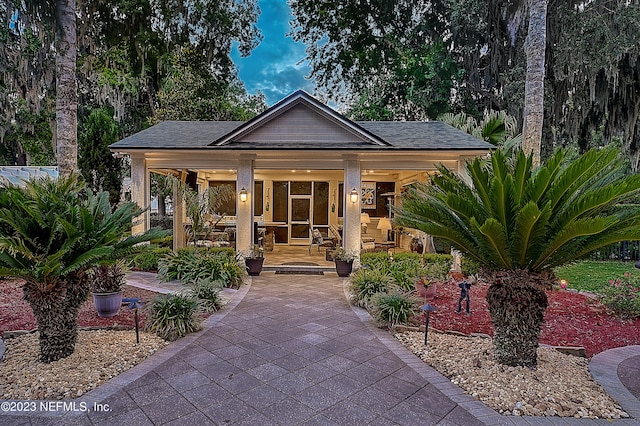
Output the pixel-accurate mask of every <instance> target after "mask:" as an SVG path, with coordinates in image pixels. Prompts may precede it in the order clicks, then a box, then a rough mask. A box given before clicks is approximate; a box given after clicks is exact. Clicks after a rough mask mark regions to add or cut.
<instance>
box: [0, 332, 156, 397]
mask: <svg viewBox="0 0 640 426" xmlns="http://www.w3.org/2000/svg"><path fill="white" fill-rule="evenodd" d="M4 342H5V345H6V346H7V351H6V353H5V356H4V360H2V361H0V399H31V400H33V399H49V400H51V399H69V398H76V397H79V396H81V395H83V394H85V393H86V392H88V391H90V390H91V389H93V388H95V387H97V386H99V385H100V384H102V383H104V382H106V381H108V380H109V379H111V378H113V377H115V376H117V375H118V374H120V373H122V372H123V371H125V370H128V369H129V368H131V367H133V366H134V365H136V364H139V363H140V362H142V361H143V360H144V359H146V358H147V357H149V356H150V355H153V354H154V353H155V352H156V351H158V350H159V349H161V348H163V347H164V346H166V345H167V344H168V342H165V341H164V340H162V339H161V338H159V337H157V336H155V335H153V334H148V333H142V332H141V333H140V344H139V345H137V344H136V334H135V331H131V330H126V331H114V330H91V331H85V330H81V331H79V333H78V342H77V343H76V350H75V352H74V353H73V354H71V355H70V356H68V357H66V358H63V359H61V360H59V361H54V362H51V363H49V364H44V363H41V362H39V361H38V355H39V350H40V348H39V344H38V333H37V332H36V333H32V334H25V335H22V336H19V337H16V338H12V339H7V340H5V341H4ZM115 342H117V343H115Z"/></svg>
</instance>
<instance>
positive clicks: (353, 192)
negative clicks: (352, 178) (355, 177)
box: [349, 186, 360, 204]
mask: <svg viewBox="0 0 640 426" xmlns="http://www.w3.org/2000/svg"><path fill="white" fill-rule="evenodd" d="M358 198H360V197H359V196H358V190H357V189H356V187H355V186H354V187H353V189H352V190H351V192H350V193H349V199H350V200H351V202H352V203H353V204H355V203H357V202H358Z"/></svg>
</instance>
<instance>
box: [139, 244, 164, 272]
mask: <svg viewBox="0 0 640 426" xmlns="http://www.w3.org/2000/svg"><path fill="white" fill-rule="evenodd" d="M168 253H171V249H170V248H168V247H162V248H155V247H148V248H144V249H143V250H141V251H140V252H139V253H138V254H136V255H135V256H133V259H132V260H131V269H134V270H136V271H147V272H156V271H158V262H159V261H160V259H162V258H163V257H164V256H166V255H167V254H168Z"/></svg>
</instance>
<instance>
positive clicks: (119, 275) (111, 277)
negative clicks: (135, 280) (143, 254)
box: [89, 262, 127, 318]
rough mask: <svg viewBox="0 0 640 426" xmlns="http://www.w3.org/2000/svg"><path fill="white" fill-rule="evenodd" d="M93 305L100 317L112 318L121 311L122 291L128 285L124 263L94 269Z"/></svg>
mask: <svg viewBox="0 0 640 426" xmlns="http://www.w3.org/2000/svg"><path fill="white" fill-rule="evenodd" d="M89 274H90V276H91V286H92V289H93V304H94V305H95V307H96V311H97V312H98V316H100V317H103V318H108V317H112V316H115V315H117V314H118V312H119V311H120V305H122V290H123V289H124V286H125V285H126V284H127V280H126V279H125V276H126V268H125V266H124V264H123V263H122V262H116V263H113V264H104V265H98V266H96V267H94V268H93V269H92V270H91V271H90V272H89Z"/></svg>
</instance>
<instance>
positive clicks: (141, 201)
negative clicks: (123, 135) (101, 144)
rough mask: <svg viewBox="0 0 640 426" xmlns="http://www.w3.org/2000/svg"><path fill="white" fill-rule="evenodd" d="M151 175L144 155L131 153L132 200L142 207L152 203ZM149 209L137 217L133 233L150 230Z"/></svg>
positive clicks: (134, 221)
mask: <svg viewBox="0 0 640 426" xmlns="http://www.w3.org/2000/svg"><path fill="white" fill-rule="evenodd" d="M149 182H150V176H149V170H148V169H147V164H146V160H145V159H144V155H135V154H132V155H131V201H133V202H134V203H136V204H137V205H138V206H140V208H143V209H146V208H147V207H148V206H149V205H150V202H151V200H150V196H149V192H150V187H149ZM149 223H150V215H149V210H146V211H145V212H144V213H143V214H141V215H140V216H138V217H136V218H135V219H134V220H133V224H132V227H131V233H132V234H134V235H135V234H142V233H143V232H146V231H148V230H149Z"/></svg>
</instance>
